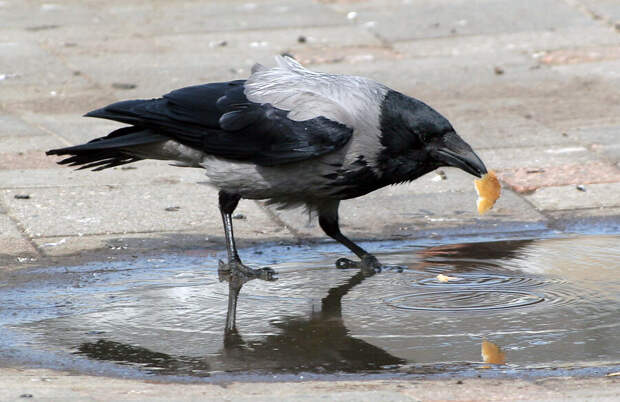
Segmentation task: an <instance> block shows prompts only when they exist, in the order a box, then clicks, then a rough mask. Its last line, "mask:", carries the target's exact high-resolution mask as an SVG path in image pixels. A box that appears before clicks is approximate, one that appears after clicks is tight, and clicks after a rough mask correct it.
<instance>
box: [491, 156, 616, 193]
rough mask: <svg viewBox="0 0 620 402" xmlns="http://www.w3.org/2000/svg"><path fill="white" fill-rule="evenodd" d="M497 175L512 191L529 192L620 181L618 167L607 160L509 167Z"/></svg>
mask: <svg viewBox="0 0 620 402" xmlns="http://www.w3.org/2000/svg"><path fill="white" fill-rule="evenodd" d="M498 176H499V178H500V180H502V181H503V182H505V183H507V184H508V185H509V186H510V187H511V188H512V190H513V191H516V192H517V193H530V192H533V191H535V190H537V189H538V188H541V187H549V186H563V185H567V184H575V185H577V184H584V185H586V184H593V183H614V182H620V169H618V168H617V167H616V166H614V165H613V164H610V163H607V162H590V163H583V164H580V165H563V166H552V167H546V168H544V169H536V168H534V169H532V168H517V169H509V170H503V171H501V172H499V174H498Z"/></svg>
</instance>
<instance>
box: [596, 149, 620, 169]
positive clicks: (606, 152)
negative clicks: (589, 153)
mask: <svg viewBox="0 0 620 402" xmlns="http://www.w3.org/2000/svg"><path fill="white" fill-rule="evenodd" d="M592 150H593V151H595V152H597V153H599V154H601V155H603V156H604V157H605V158H606V159H607V160H608V161H609V162H611V163H615V164H616V165H617V166H618V167H620V144H611V145H598V144H595V145H592Z"/></svg>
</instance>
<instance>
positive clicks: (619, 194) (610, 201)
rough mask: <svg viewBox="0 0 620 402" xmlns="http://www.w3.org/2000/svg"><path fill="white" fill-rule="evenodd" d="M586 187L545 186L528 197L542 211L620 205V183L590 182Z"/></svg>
mask: <svg viewBox="0 0 620 402" xmlns="http://www.w3.org/2000/svg"><path fill="white" fill-rule="evenodd" d="M585 189H586V191H579V190H578V189H577V188H576V186H574V185H570V186H561V187H545V188H541V189H539V190H538V191H536V192H535V193H533V194H531V195H528V196H526V199H527V200H528V201H529V202H531V203H532V204H533V205H534V206H535V207H536V208H538V209H539V210H542V211H559V210H567V209H584V208H611V207H619V206H620V183H603V184H589V185H586V186H585Z"/></svg>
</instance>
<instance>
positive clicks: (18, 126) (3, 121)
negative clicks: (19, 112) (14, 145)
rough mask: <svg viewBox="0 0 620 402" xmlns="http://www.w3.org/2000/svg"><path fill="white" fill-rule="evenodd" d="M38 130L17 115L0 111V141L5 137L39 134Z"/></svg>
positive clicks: (40, 133)
mask: <svg viewBox="0 0 620 402" xmlns="http://www.w3.org/2000/svg"><path fill="white" fill-rule="evenodd" d="M42 134H44V133H42V132H41V131H40V130H38V129H36V128H35V127H32V126H31V125H29V124H27V123H26V122H24V121H23V120H21V119H20V118H19V117H17V116H14V115H10V114H2V113H0V141H2V140H3V139H4V138H6V137H20V138H23V137H27V136H40V135H42Z"/></svg>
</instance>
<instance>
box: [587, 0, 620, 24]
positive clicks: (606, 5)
mask: <svg viewBox="0 0 620 402" xmlns="http://www.w3.org/2000/svg"><path fill="white" fill-rule="evenodd" d="M580 3H582V4H584V5H585V6H586V7H587V9H588V10H589V11H591V12H592V13H593V14H594V15H596V16H597V17H600V18H604V19H607V20H609V21H611V22H616V23H617V22H620V4H618V2H617V1H615V0H580Z"/></svg>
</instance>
